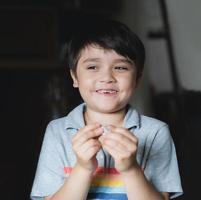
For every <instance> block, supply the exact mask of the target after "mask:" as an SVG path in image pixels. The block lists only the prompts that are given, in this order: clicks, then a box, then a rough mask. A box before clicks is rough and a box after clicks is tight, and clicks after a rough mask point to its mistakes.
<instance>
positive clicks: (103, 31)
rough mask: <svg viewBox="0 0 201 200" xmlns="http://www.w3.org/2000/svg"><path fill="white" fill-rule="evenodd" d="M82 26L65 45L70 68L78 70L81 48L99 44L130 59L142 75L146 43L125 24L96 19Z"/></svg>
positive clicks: (65, 53)
mask: <svg viewBox="0 0 201 200" xmlns="http://www.w3.org/2000/svg"><path fill="white" fill-rule="evenodd" d="M80 27H81V28H77V29H76V31H73V32H72V35H71V37H70V39H69V40H68V42H67V43H66V45H65V50H64V57H65V62H67V65H68V67H69V68H70V69H72V70H73V71H75V70H76V66H77V62H78V60H79V56H80V53H81V50H83V49H84V48H85V47H87V46H88V45H98V46H100V47H102V48H104V49H108V50H114V51H115V52H116V53H118V54H120V55H122V56H124V57H126V58H128V59H130V60H131V61H132V62H134V64H135V66H136V68H137V77H140V76H141V74H142V71H143V68H144V61H145V49H144V45H143V43H142V42H141V40H140V39H139V37H138V36H137V35H136V34H135V33H134V32H132V31H131V30H130V29H129V28H128V27H127V26H126V25H125V24H123V23H121V22H118V21H114V20H108V19H107V20H106V19H104V20H103V19H96V20H88V21H87V23H85V24H84V25H82V26H80Z"/></svg>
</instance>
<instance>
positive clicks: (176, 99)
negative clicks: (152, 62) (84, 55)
mask: <svg viewBox="0 0 201 200" xmlns="http://www.w3.org/2000/svg"><path fill="white" fill-rule="evenodd" d="M122 5H123V0H108V1H107V0H102V1H92V0H82V1H81V0H66V1H64V0H58V1H56V0H40V1H39V0H37V1H36V0H29V1H23V0H21V1H20V0H4V1H1V2H0V92H1V97H0V105H1V112H0V113H1V115H0V117H1V118H0V122H1V132H0V136H1V139H0V195H1V199H3V200H28V199H29V195H30V191H31V187H32V183H33V178H34V174H35V170H36V166H37V160H38V155H39V152H40V147H41V143H42V139H43V134H44V131H45V128H46V126H47V123H48V122H49V121H50V120H52V119H54V118H57V117H61V116H64V115H66V114H67V113H68V112H69V111H70V110H71V109H72V108H73V107H74V106H75V105H77V104H79V103H80V102H81V99H80V96H79V94H78V91H77V90H75V89H73V87H72V82H71V79H70V76H69V72H68V70H67V69H66V66H65V65H64V64H63V63H62V62H61V48H62V45H63V43H64V41H65V38H66V37H68V36H69V34H70V33H71V30H72V28H73V27H76V26H78V25H80V24H81V23H80V21H79V19H80V18H83V16H87V17H89V15H97V14H98V15H102V16H104V17H108V18H114V17H115V16H116V15H117V14H118V13H119V12H121V7H122ZM152 100H153V101H152V110H153V116H154V117H157V118H159V119H161V120H164V121H166V122H168V123H169V124H170V128H171V132H172V134H173V138H174V140H175V144H176V147H177V152H178V160H179V166H180V171H181V175H182V184H183V187H184V191H185V194H184V195H183V196H182V197H180V198H178V199H180V200H184V199H185V200H194V199H196V200H197V199H199V184H196V183H197V180H200V173H198V172H199V171H200V170H199V169H200V162H199V159H198V157H199V154H200V148H199V147H200V144H201V138H200V135H199V133H200V130H201V129H200V122H201V114H200V113H201V107H200V105H201V103H200V102H201V98H200V93H198V92H193V91H183V92H182V93H180V94H177V95H175V94H174V93H164V94H159V95H154V94H153V96H152ZM191 132H193V133H194V136H193V137H191V136H190V133H191ZM197 197H198V198H197Z"/></svg>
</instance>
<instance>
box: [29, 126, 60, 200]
mask: <svg viewBox="0 0 201 200" xmlns="http://www.w3.org/2000/svg"><path fill="white" fill-rule="evenodd" d="M51 124H52V123H50V124H49V125H48V126H47V129H46V132H45V136H44V139H43V143H42V148H41V152H40V156H39V161H38V166H37V170H36V174H35V179H34V183H33V187H32V191H31V199H32V200H43V199H44V197H46V196H49V195H52V194H54V193H55V192H56V191H57V190H58V189H59V188H60V187H61V186H62V185H63V183H64V176H63V174H62V159H61V157H60V155H59V153H58V149H57V145H59V143H58V139H57V138H56V135H55V134H54V132H53V129H52V125H51Z"/></svg>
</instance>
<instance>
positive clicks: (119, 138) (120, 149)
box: [100, 126, 169, 200]
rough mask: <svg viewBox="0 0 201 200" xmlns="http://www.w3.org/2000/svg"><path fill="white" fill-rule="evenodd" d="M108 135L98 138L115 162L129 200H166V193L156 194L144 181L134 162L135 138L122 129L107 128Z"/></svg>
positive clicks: (144, 178)
mask: <svg viewBox="0 0 201 200" xmlns="http://www.w3.org/2000/svg"><path fill="white" fill-rule="evenodd" d="M109 130H110V133H109V134H106V135H104V136H101V137H100V141H101V143H102V145H103V147H104V148H105V149H106V150H107V151H108V152H109V153H110V154H111V155H112V157H113V158H114V160H115V167H116V169H117V170H118V171H119V172H120V173H121V176H122V180H123V181H124V183H125V187H126V190H127V196H128V199H129V200H135V199H137V200H147V199H149V200H168V199H169V195H168V193H160V192H158V191H157V190H156V189H155V188H154V187H153V186H152V184H151V183H150V182H149V181H148V180H147V179H146V177H145V175H144V173H143V172H142V170H141V168H140V166H139V165H138V163H137V161H136V152H137V144H138V141H137V138H136V137H135V136H133V135H132V134H130V132H129V131H128V130H126V129H124V128H117V127H114V126H110V127H109Z"/></svg>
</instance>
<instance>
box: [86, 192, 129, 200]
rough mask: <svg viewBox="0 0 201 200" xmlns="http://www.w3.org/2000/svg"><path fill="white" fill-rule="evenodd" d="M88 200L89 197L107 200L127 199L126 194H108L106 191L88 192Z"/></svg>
mask: <svg viewBox="0 0 201 200" xmlns="http://www.w3.org/2000/svg"><path fill="white" fill-rule="evenodd" d="M87 199H88V200H91V199H101V200H103V199H107V200H128V198H127V196H126V194H115V193H113V194H108V193H89V194H88V196H87Z"/></svg>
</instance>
